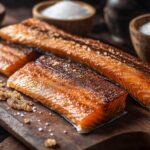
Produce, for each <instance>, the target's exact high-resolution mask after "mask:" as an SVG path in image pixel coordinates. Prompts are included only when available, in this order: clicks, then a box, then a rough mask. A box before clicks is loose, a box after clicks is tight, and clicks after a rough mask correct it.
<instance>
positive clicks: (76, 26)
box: [32, 0, 96, 35]
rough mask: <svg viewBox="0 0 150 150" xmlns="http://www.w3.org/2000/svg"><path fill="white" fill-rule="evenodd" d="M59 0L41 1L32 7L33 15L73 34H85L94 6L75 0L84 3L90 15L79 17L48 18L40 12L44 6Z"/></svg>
mask: <svg viewBox="0 0 150 150" xmlns="http://www.w3.org/2000/svg"><path fill="white" fill-rule="evenodd" d="M58 1H59V0H52V1H47V2H41V3H39V4H37V5H35V6H34V7H33V10H32V13H33V17H34V18H37V19H40V20H43V21H46V22H47V23H49V24H53V25H55V26H57V27H59V28H61V29H63V30H65V31H67V32H70V33H74V34H79V35H86V34H87V33H89V32H90V30H91V27H92V23H93V18H94V16H95V13H96V10H95V8H94V7H92V6H91V5H89V4H87V3H84V2H81V1H76V2H77V3H79V4H80V5H81V6H83V5H84V7H85V8H86V9H87V10H88V11H89V13H90V15H88V16H86V17H82V18H80V19H70V20H69V19H66V20H64V19H62V20H61V19H55V18H50V17H47V16H44V15H42V14H41V11H42V10H43V9H44V8H47V7H48V6H52V5H54V4H55V3H57V2H58Z"/></svg>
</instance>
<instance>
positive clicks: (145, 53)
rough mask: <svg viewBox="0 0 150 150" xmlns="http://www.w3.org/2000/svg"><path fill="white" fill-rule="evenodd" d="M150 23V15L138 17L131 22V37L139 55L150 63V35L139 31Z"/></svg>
mask: <svg viewBox="0 0 150 150" xmlns="http://www.w3.org/2000/svg"><path fill="white" fill-rule="evenodd" d="M147 22H150V13H149V14H144V15H141V16H138V17H136V18H134V19H132V20H131V22H130V26H129V28H130V36H131V40H132V43H133V46H134V48H135V50H136V53H137V55H138V56H139V57H140V58H142V59H143V60H146V61H149V62H150V35H146V34H144V33H142V32H140V31H139V27H141V26H142V25H143V24H145V23H147Z"/></svg>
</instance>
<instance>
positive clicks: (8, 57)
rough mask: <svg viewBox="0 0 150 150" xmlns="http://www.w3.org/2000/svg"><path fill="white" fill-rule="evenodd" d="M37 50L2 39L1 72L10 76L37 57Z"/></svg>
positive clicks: (0, 44)
mask: <svg viewBox="0 0 150 150" xmlns="http://www.w3.org/2000/svg"><path fill="white" fill-rule="evenodd" d="M37 56H38V54H37V52H33V50H32V49H30V48H27V47H26V48H25V47H23V46H20V45H15V44H10V43H8V42H4V41H0V72H1V73H3V74H5V75H7V76H10V75H11V74H12V73H14V72H15V71H16V70H18V69H19V68H21V67H22V66H23V65H24V64H26V63H27V62H29V61H31V60H35V59H36V58H37Z"/></svg>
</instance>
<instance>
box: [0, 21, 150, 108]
mask: <svg viewBox="0 0 150 150" xmlns="http://www.w3.org/2000/svg"><path fill="white" fill-rule="evenodd" d="M30 22H31V21H30ZM32 22H33V23H32V25H30V24H31V23H29V21H26V22H24V23H23V24H17V25H13V26H9V27H6V28H3V29H1V30H0V36H1V37H2V38H4V39H8V40H10V41H13V42H18V43H23V44H27V45H30V46H33V47H38V48H41V49H42V50H44V51H47V52H52V53H54V54H57V55H59V56H61V57H67V58H70V59H72V60H74V61H77V62H80V63H82V64H85V65H87V66H89V67H91V68H92V69H94V70H96V71H97V72H99V73H101V74H103V75H105V76H107V77H108V78H109V79H111V80H113V81H115V82H117V83H119V84H120V85H121V86H122V87H124V88H125V89H126V90H127V91H128V92H129V93H130V94H131V95H132V96H133V97H134V98H135V99H137V100H138V101H139V102H140V103H141V104H142V105H144V106H146V107H148V108H149V107H150V73H149V72H150V71H149V70H150V69H149V65H148V64H146V63H145V64H144V63H143V62H140V61H138V60H136V59H135V58H134V59H133V60H134V61H131V60H132V58H133V57H131V56H130V57H129V55H128V54H126V55H125V54H124V53H122V52H120V51H119V50H116V49H115V48H113V47H110V46H107V45H105V44H101V43H100V42H96V41H95V42H94V40H89V41H88V40H87V39H85V42H83V39H82V38H79V40H77V39H76V37H74V36H71V35H69V34H66V33H64V32H63V33H62V31H60V30H57V29H56V28H53V27H52V26H51V27H48V25H43V23H42V22H41V24H42V25H43V27H42V25H41V24H39V23H37V21H36V20H32ZM34 22H35V26H34V25H33V24H34ZM50 28H51V29H50ZM18 36H19V37H18ZM107 49H109V50H107ZM106 51H107V52H106ZM118 52H119V53H120V54H117V53H118ZM122 54H123V56H121V55H122ZM123 57H125V58H126V59H125V60H124V59H123ZM122 59H123V60H122ZM141 66H143V68H142V67H141ZM143 69H144V70H143Z"/></svg>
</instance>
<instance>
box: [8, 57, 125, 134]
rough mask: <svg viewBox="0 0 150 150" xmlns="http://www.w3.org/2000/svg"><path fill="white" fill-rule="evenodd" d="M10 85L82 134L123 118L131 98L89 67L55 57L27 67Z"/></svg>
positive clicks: (15, 75)
mask: <svg viewBox="0 0 150 150" xmlns="http://www.w3.org/2000/svg"><path fill="white" fill-rule="evenodd" d="M7 85H8V86H9V87H11V88H14V89H16V90H18V91H20V92H22V93H24V94H26V95H28V96H30V97H31V98H34V99H36V100H38V101H40V102H41V103H43V104H46V105H47V106H49V107H51V108H52V109H53V110H55V111H56V112H57V113H59V114H60V115H61V116H63V117H64V118H66V119H67V120H68V121H69V122H70V123H72V124H73V125H74V126H75V128H76V129H77V131H78V132H80V133H87V132H89V131H91V130H92V129H94V128H95V127H97V126H98V125H101V124H102V123H104V122H107V121H108V120H110V119H112V118H114V117H115V116H117V115H120V114H121V113H122V112H123V111H124V108H125V99H126V96H127V92H126V91H124V90H123V89H121V88H119V87H118V86H116V85H114V84H112V83H111V82H110V81H107V80H105V78H104V77H102V76H100V75H98V74H97V73H95V72H94V71H92V70H90V69H88V68H87V67H85V66H82V65H81V64H78V63H73V62H70V61H69V60H65V59H62V58H58V57H56V56H52V55H51V56H41V57H40V58H39V59H38V60H36V61H35V62H31V63H28V64H26V65H25V66H24V67H23V68H21V69H20V70H18V71H17V72H15V73H14V74H13V75H12V76H11V77H10V78H9V79H8V82H7Z"/></svg>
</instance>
